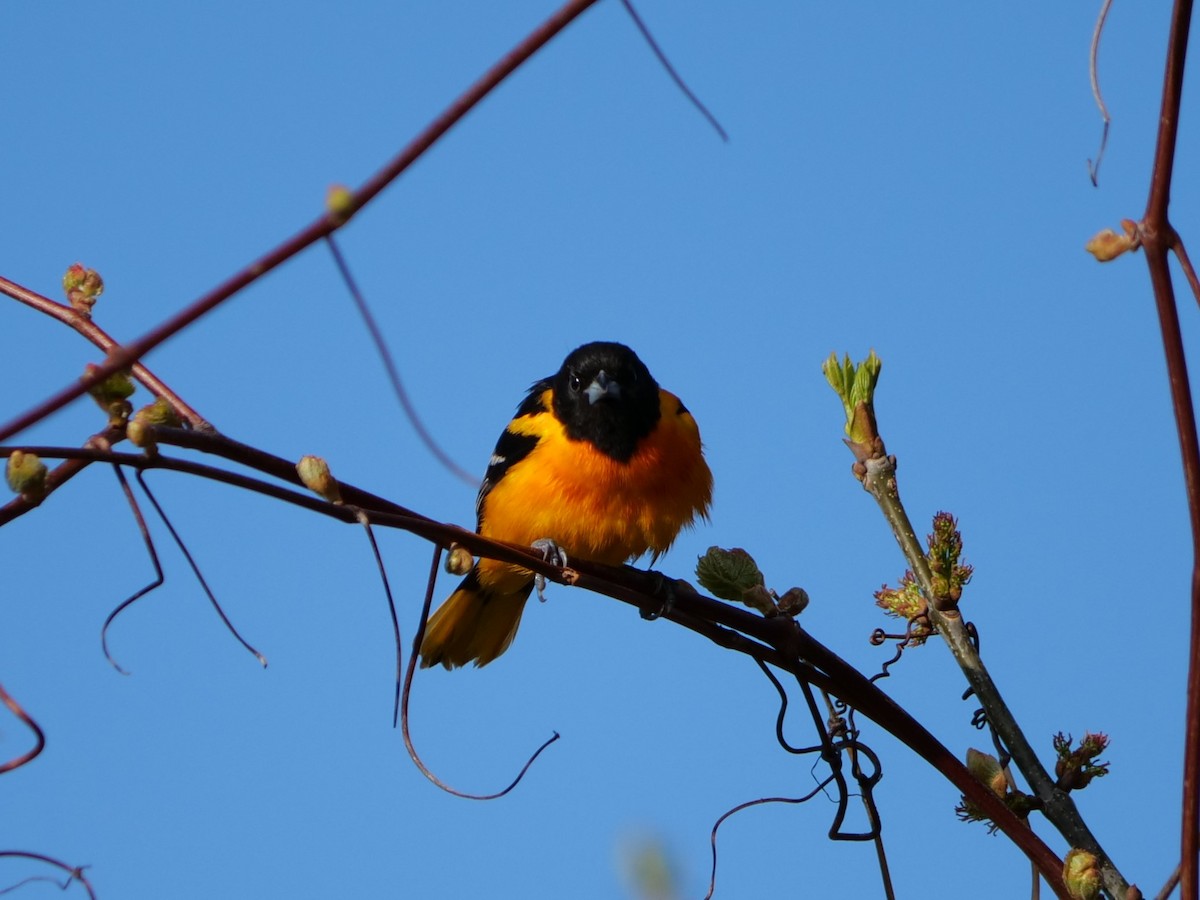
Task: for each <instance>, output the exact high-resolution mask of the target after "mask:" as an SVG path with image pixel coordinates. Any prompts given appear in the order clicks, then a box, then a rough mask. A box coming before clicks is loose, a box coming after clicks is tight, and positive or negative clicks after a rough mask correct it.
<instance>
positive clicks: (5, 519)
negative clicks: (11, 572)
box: [0, 428, 124, 526]
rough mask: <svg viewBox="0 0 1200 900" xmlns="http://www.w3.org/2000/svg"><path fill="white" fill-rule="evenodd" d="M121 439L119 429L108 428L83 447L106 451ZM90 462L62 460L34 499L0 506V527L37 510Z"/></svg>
mask: <svg viewBox="0 0 1200 900" xmlns="http://www.w3.org/2000/svg"><path fill="white" fill-rule="evenodd" d="M122 437H124V432H123V431H122V430H121V429H116V428H110V429H108V430H107V431H102V432H100V433H99V434H96V435H93V436H92V437H90V438H89V439H88V440H87V442H86V443H85V444H84V446H86V447H99V448H102V449H108V448H109V447H111V446H112V444H113V442H114V441H118V440H120V439H121V438H122ZM91 462H92V460H91V459H89V458H86V457H80V458H76V459H64V460H63V462H62V463H60V464H59V465H57V466H55V467H54V468H53V469H51V470H50V472H49V474H47V475H46V486H45V489H44V490H43V491H42V493H41V494H39V495H38V496H36V497H30V496H27V495H25V494H21V495H19V496H17V497H13V498H12V499H11V500H9V501H8V502H7V503H5V504H4V505H3V506H0V526H3V525H6V524H7V523H9V522H11V521H12V520H13V519H16V518H19V517H20V516H23V515H25V513H27V512H30V511H31V510H34V509H37V508H38V507H39V506H41V505H42V504H43V503H44V502H45V501H46V498H47V497H49V496H50V495H51V494H53V493H54V492H55V491H56V490H58V489H59V488H60V487H62V486H63V485H64V484H66V483H67V482H68V481H70V480H71V479H72V478H74V477H75V476H76V475H78V474H79V473H80V472H82V471H83V470H84V469H86V468H87V467H88V466H89V465H90V464H91Z"/></svg>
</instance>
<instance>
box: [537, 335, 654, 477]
mask: <svg viewBox="0 0 1200 900" xmlns="http://www.w3.org/2000/svg"><path fill="white" fill-rule="evenodd" d="M551 384H552V385H553V387H554V415H555V416H557V417H558V419H559V421H560V422H562V423H563V425H564V427H565V428H566V430H567V436H568V437H569V438H571V439H572V440H577V441H589V442H591V443H592V444H594V445H595V446H596V448H597V449H598V450H599V451H600V452H601V453H604V454H606V455H607V456H611V457H612V458H613V459H615V460H619V461H620V462H626V461H627V460H628V459H629V458H630V457H631V456H633V453H634V451H635V450H637V445H638V441H640V440H641V439H642V438H644V437H645V436H646V435H648V434H649V433H650V432H651V431H653V430H654V426H655V425H656V424H657V423H658V419H659V415H660V412H659V408H658V382H657V381H655V380H654V376H653V375H651V374H650V370H649V369H647V368H646V364H645V363H643V362H642V361H641V360H640V359H638V357H637V354H636V353H634V352H633V351H632V350H630V349H629V348H628V347H626V346H625V345H624V344H616V343H612V342H610V341H596V342H595V343H591V344H584V345H583V346H582V347H580V348H578V349H577V350H574V351H572V352H571V355H570V356H568V357H567V358H566V359H565V360H563V364H562V368H561V369H559V370H558V373H557V374H556V375H555V376H554V378H553V379H551Z"/></svg>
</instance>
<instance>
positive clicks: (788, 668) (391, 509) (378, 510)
mask: <svg viewBox="0 0 1200 900" xmlns="http://www.w3.org/2000/svg"><path fill="white" fill-rule="evenodd" d="M154 437H155V438H156V440H157V442H158V443H159V444H160V445H167V444H176V443H177V444H179V445H180V446H187V447H189V448H192V449H196V450H201V451H207V452H211V453H214V454H216V455H218V456H221V457H223V458H226V459H229V460H230V461H236V462H238V463H240V464H242V465H245V466H248V467H250V468H253V469H257V470H258V471H261V472H264V473H265V474H269V475H272V476H274V477H277V478H279V479H281V480H284V481H287V482H289V483H291V484H298V483H299V478H298V476H297V475H296V471H295V466H294V464H293V463H291V462H289V461H288V460H285V459H282V458H280V457H275V456H272V455H271V454H268V453H265V452H263V451H261V450H258V449H255V448H252V447H248V446H246V445H244V444H238V443H236V442H234V441H230V440H229V439H228V438H224V437H221V436H219V435H202V434H198V433H196V432H190V431H183V430H179V429H165V428H156V429H154ZM10 449H11V448H3V447H0V454H3V453H6V452H9V450H10ZM24 449H28V450H29V451H31V452H34V453H37V454H38V455H39V456H41V457H43V458H54V457H56V456H65V457H75V458H86V459H90V460H92V461H103V462H111V463H116V464H119V465H127V466H131V467H133V468H136V469H170V470H173V471H179V472H184V473H187V474H191V475H198V476H200V477H204V478H210V479H213V480H217V481H221V482H223V483H226V484H231V485H234V486H236V487H241V488H244V489H247V490H251V491H255V492H257V493H261V494H264V495H266V496H270V497H273V498H275V499H279V500H283V501H285V502H288V503H292V504H294V505H296V506H300V507H302V508H305V509H308V510H311V511H313V512H318V513H321V514H323V515H327V516H330V517H332V518H336V519H340V520H341V521H343V522H347V523H353V524H356V525H357V524H358V522H359V518H358V516H359V511H360V510H366V511H367V512H368V515H369V518H370V521H371V523H372V525H374V526H377V527H391V528H399V529H402V530H404V531H408V532H411V533H413V534H416V535H419V536H421V537H423V538H425V539H427V540H430V541H433V542H434V543H437V544H440V545H442V546H443V547H445V546H449V545H450V544H451V543H458V544H461V545H462V546H464V547H466V548H467V549H468V550H469V551H470V552H471V553H473V554H474V555H476V556H486V557H489V558H493V559H498V560H501V561H503V562H509V563H514V564H517V565H521V566H524V567H526V568H528V569H531V570H533V571H535V572H539V573H541V574H543V575H545V576H546V577H547V578H548V579H550V580H551V581H555V582H558V583H560V584H571V585H574V586H577V587H582V588H585V589H587V590H591V591H594V592H596V593H600V594H604V595H606V596H609V597H612V598H614V599H616V600H620V601H622V602H624V603H628V604H631V605H633V606H636V607H637V608H638V609H639V610H640V611H642V612H643V613H646V614H647V615H651V616H656V615H658V614H660V613H662V618H666V619H669V620H671V621H673V622H675V623H677V624H679V625H682V626H683V627H685V628H688V629H690V630H692V631H695V632H696V633H698V634H701V635H703V636H705V637H707V638H709V639H710V640H712V641H713V642H714V643H716V644H718V645H719V646H721V647H725V648H726V649H730V650H736V651H737V652H739V653H744V654H746V655H748V656H751V657H752V658H754V659H756V660H759V661H761V662H763V663H766V664H768V665H771V666H774V667H776V668H778V669H781V670H783V671H785V672H789V673H791V674H792V675H794V676H796V677H797V678H800V679H802V680H803V681H805V682H807V683H809V684H812V685H813V686H814V687H817V688H820V689H822V690H825V691H827V692H828V693H830V694H831V695H833V696H835V697H838V698H839V699H841V700H843V701H845V702H846V703H847V704H848V705H849V706H852V707H853V708H855V709H856V710H858V711H859V712H860V713H862V714H863V715H865V716H867V717H868V718H869V719H871V720H872V721H874V722H876V723H877V724H879V725H880V726H881V727H883V728H884V729H885V730H887V731H888V732H889V733H891V734H893V735H895V736H896V737H897V738H898V739H899V740H900V741H901V742H903V743H904V744H906V745H907V746H908V747H909V748H911V749H912V750H913V751H915V752H916V753H917V755H918V756H920V757H921V758H922V759H924V760H926V761H927V762H928V763H930V765H932V766H933V767H934V768H935V769H937V770H938V771H939V772H941V773H942V774H943V775H944V776H945V777H946V778H947V779H948V780H949V781H950V782H951V783H952V784H954V786H955V787H956V788H957V789H958V790H959V791H960V792H961V793H962V794H963V795H964V796H966V797H967V799H968V800H970V801H971V802H972V803H974V804H976V805H978V807H979V808H980V809H981V810H983V812H984V813H985V814H986V815H987V816H988V817H989V818H991V819H992V821H994V822H995V823H996V824H997V826H998V827H999V828H1000V830H1002V831H1003V832H1004V833H1005V834H1006V835H1007V836H1008V837H1009V839H1010V840H1012V841H1013V843H1014V844H1016V845H1017V846H1018V847H1019V848H1020V849H1021V850H1022V851H1023V852H1024V853H1025V854H1026V855H1027V856H1028V857H1029V858H1030V859H1031V860H1032V861H1033V863H1034V865H1036V866H1037V868H1038V871H1039V872H1040V873H1041V875H1042V877H1043V878H1045V879H1046V881H1047V882H1048V883H1049V884H1050V886H1051V888H1052V889H1053V890H1054V891H1055V893H1056V894H1058V895H1059V896H1063V897H1065V896H1067V894H1066V887H1065V885H1064V884H1063V881H1062V861H1061V860H1060V859H1058V858H1057V857H1056V856H1055V855H1054V853H1053V851H1051V850H1050V848H1049V847H1047V846H1046V844H1045V843H1043V842H1042V840H1041V839H1040V838H1039V837H1038V836H1037V835H1036V834H1034V833H1033V831H1032V830H1031V829H1030V828H1029V827H1028V825H1027V824H1026V823H1025V822H1024V821H1022V820H1021V819H1019V818H1017V816H1016V815H1014V814H1013V813H1012V812H1011V811H1010V810H1009V809H1008V807H1006V806H1005V805H1004V804H1003V803H1002V802H1000V800H999V799H998V798H997V797H996V796H995V795H994V794H993V793H992V792H991V791H990V789H988V788H986V787H985V786H984V785H983V784H982V783H981V782H979V781H978V780H976V779H975V777H974V776H973V775H971V774H970V772H968V771H967V768H966V766H965V765H964V764H963V763H962V762H960V761H959V760H958V758H957V757H956V756H955V755H954V754H953V753H951V752H950V750H949V749H947V748H946V747H945V746H944V745H943V744H942V743H941V742H939V741H938V740H937V738H935V737H934V736H933V735H932V734H931V733H930V732H929V731H928V730H927V729H926V728H925V727H924V726H922V725H921V724H920V723H919V722H917V721H916V719H914V718H913V717H912V716H911V715H910V714H909V713H908V712H906V711H905V710H904V709H903V708H902V707H901V706H899V705H898V704H896V703H895V702H894V701H893V700H892V699H891V698H890V697H889V696H888V695H887V694H885V693H884V692H883V691H882V690H880V689H879V688H878V687H877V686H876V685H875V684H873V683H872V682H871V681H870V679H868V678H867V677H866V676H865V675H863V674H862V673H861V672H859V671H858V670H857V669H855V668H854V667H853V666H851V665H850V664H849V663H847V662H845V661H844V660H842V659H841V658H840V657H839V656H837V654H835V653H834V652H833V651H832V650H830V649H829V648H827V647H825V646H824V645H823V644H821V643H820V642H819V641H817V640H816V638H814V637H812V635H810V634H808V633H807V632H805V631H804V630H803V629H802V628H801V627H800V626H799V625H798V624H797V623H796V622H795V621H793V620H792V619H790V618H787V617H776V618H770V619H768V618H764V617H762V616H761V615H759V614H757V613H754V612H751V611H749V610H747V609H742V608H739V607H734V606H731V605H729V604H726V603H722V602H721V601H719V600H714V599H712V598H711V597H706V596H704V595H702V594H698V593H696V591H695V590H694V589H692V588H691V586H690V585H688V584H687V583H686V582H674V583H673V584H672V589H671V600H672V603H671V606H670V608H669V609H667V610H666V611H665V612H663V605H664V599H663V596H662V587H663V582H662V578H661V576H658V575H656V574H655V573H652V572H643V571H641V570H638V569H633V568H630V567H627V566H605V565H600V564H598V563H590V562H587V561H585V560H574V559H573V560H572V561H571V566H570V568H567V569H560V568H557V567H555V566H552V565H550V564H549V563H547V562H546V561H545V560H544V559H543V558H542V556H541V555H540V554H538V553H536V552H535V551H532V550H531V549H529V548H527V547H518V546H515V545H511V544H504V543H497V542H494V541H491V540H488V539H487V538H484V537H481V536H480V535H478V534H476V533H475V532H472V531H467V530H465V529H462V528H459V527H457V526H454V525H447V524H443V523H439V522H436V521H434V520H432V519H429V518H426V517H425V516H422V515H420V514H419V513H415V512H412V511H411V510H408V509H406V508H404V507H402V506H400V505H399V504H395V503H392V502H390V501H388V500H385V499H384V498H382V497H378V496H376V495H374V494H371V493H369V492H367V491H363V490H360V489H358V488H355V487H354V486H353V485H349V484H345V483H341V484H340V491H341V495H342V497H343V499H344V501H345V502H344V504H334V503H329V502H327V501H325V500H322V499H320V498H318V497H316V496H314V495H312V494H309V493H307V492H305V493H301V492H298V491H293V490H291V489H290V488H286V487H283V486H280V485H275V484H269V483H266V482H263V481H260V480H258V479H254V478H251V477H248V476H246V475H242V474H239V473H235V472H227V471H225V470H223V469H218V468H214V467H212V466H206V465H203V464H201V463H196V462H192V461H189V460H180V459H172V458H169V457H164V456H162V455H161V454H159V455H155V456H146V455H142V454H132V453H111V452H105V451H101V450H95V449H82V450H75V449H72V448H54V447H30V448H24Z"/></svg>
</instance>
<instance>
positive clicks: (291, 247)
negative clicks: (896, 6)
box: [0, 0, 597, 441]
mask: <svg viewBox="0 0 1200 900" xmlns="http://www.w3.org/2000/svg"><path fill="white" fill-rule="evenodd" d="M596 2H597V0H568V2H567V3H565V4H564V5H563V6H562V7H561V8H559V10H558V11H557V12H555V13H554V14H553V15H552V16H550V17H549V18H548V19H546V21H544V22H543V23H542V24H541V25H539V26H538V27H537V28H536V29H535V30H534V31H533V32H532V33H531V34H530V35H529V36H528V37H526V38H525V39H524V40H523V41H521V43H520V44H518V45H517V46H516V47H514V48H513V49H512V51H510V52H509V53H508V54H507V55H506V56H504V57H503V58H502V59H501V60H500V61H499V62H497V63H496V64H495V65H494V66H492V67H491V69H489V70H488V71H487V72H486V73H485V74H484V75H483V77H482V78H480V79H479V80H478V81H476V82H475V83H474V84H473V85H471V87H470V88H468V89H467V91H466V92H465V93H463V94H462V95H461V96H460V97H459V98H458V99H457V100H455V101H454V103H452V104H451V105H450V106H449V107H448V108H447V109H446V111H445V112H443V113H442V114H441V115H440V116H438V117H437V118H436V119H434V121H433V122H432V123H430V124H429V126H428V127H427V128H426V129H425V130H424V131H422V132H421V133H420V134H419V135H417V137H416V138H415V139H414V140H413V141H412V143H410V144H409V145H408V146H407V147H405V148H404V149H403V150H402V151H400V153H399V154H398V155H397V156H396V157H395V158H394V159H392V161H391V162H389V163H388V164H387V165H386V166H384V167H383V168H382V169H380V170H379V172H377V173H376V174H375V175H374V176H372V177H371V179H370V180H368V181H367V182H366V184H364V185H363V186H362V187H361V188H359V190H358V191H356V192H355V193H354V194H353V195H352V196H351V197H350V199H349V202H348V203H347V204H345V205H344V206H343V207H341V208H339V209H338V211H337V212H331V213H327V214H325V215H323V216H321V217H320V218H319V219H317V220H316V221H315V222H313V223H312V224H310V225H309V226H308V227H307V228H305V229H304V230H303V231H300V232H298V233H297V234H295V235H293V236H292V237H291V238H289V239H288V240H286V241H284V242H283V243H282V244H280V245H279V246H278V247H276V248H275V249H274V250H271V251H270V252H269V253H267V254H266V255H264V256H262V257H260V258H259V259H258V260H257V261H256V262H253V263H251V264H250V265H249V266H247V267H246V268H244V269H242V270H241V271H240V272H238V273H237V274H235V275H233V276H231V277H230V278H228V279H227V280H226V281H224V282H223V283H222V284H219V285H217V287H215V288H213V289H212V290H211V291H209V292H208V293H207V294H205V295H204V296H203V297H201V298H200V299H198V300H196V301H195V302H194V303H192V304H191V305H190V306H187V307H185V308H184V309H182V310H180V311H179V312H178V313H176V314H175V315H173V316H171V318H169V319H167V320H166V321H165V322H163V323H162V324H161V325H159V326H158V327H157V328H154V329H152V330H151V331H149V332H147V333H146V334H144V335H142V337H140V338H138V339H137V340H135V341H133V342H132V343H129V344H126V345H125V346H124V347H122V348H121V349H120V350H117V351H115V352H114V353H113V354H111V355H110V356H109V358H108V360H107V361H106V362H105V363H104V364H103V365H101V366H99V367H97V369H96V370H95V371H93V372H92V373H91V374H90V375H89V376H87V377H84V378H81V379H80V380H79V381H77V382H75V383H73V384H71V385H70V386H68V387H65V388H63V389H62V390H60V391H59V392H58V393H56V394H54V395H53V396H51V397H49V398H47V399H46V400H44V401H43V402H42V403H39V404H38V405H37V406H35V407H34V408H33V409H31V410H29V411H28V412H25V413H23V414H22V415H20V416H18V417H17V418H15V419H13V420H12V421H10V422H8V423H7V424H6V425H4V426H2V427H0V441H3V440H7V439H8V438H10V437H12V436H13V435H15V434H17V433H18V432H21V431H24V430H25V429H26V428H28V427H29V426H31V425H33V424H34V423H35V422H39V421H41V420H42V419H44V418H45V417H46V416H48V415H50V414H51V413H53V412H55V411H56V410H59V409H62V407H64V406H66V405H67V404H68V403H70V402H71V401H72V400H74V399H75V398H76V397H79V396H80V395H81V394H83V392H84V391H86V390H87V389H88V387H90V386H91V385H93V384H95V383H96V382H98V381H102V380H103V379H105V378H107V377H108V376H109V375H111V374H112V373H113V372H116V371H119V370H120V369H125V368H128V367H129V366H131V365H132V364H133V363H135V362H137V361H138V360H139V359H141V358H142V357H143V356H145V355H146V354H147V353H149V352H150V351H151V350H153V349H154V348H155V347H157V346H158V345H159V344H161V343H162V342H163V341H165V340H167V339H168V338H170V337H171V336H172V335H175V334H177V333H179V332H180V331H182V330H183V329H184V328H186V327H187V326H188V325H190V324H192V323H193V322H195V321H196V320H197V319H199V318H200V317H201V316H203V315H205V314H206V313H208V312H210V311H212V310H213V309H215V308H216V307H217V306H220V305H221V304H222V303H224V302H225V301H226V300H228V299H229V298H230V297H232V296H233V295H234V294H236V293H237V292H238V291H240V290H242V288H244V287H246V286H247V285H249V284H251V283H253V282H254V281H257V280H258V279H259V278H261V277H262V276H263V275H265V274H266V273H267V272H270V271H271V270H272V269H274V268H275V267H277V266H279V265H281V264H282V263H284V262H287V261H288V260H289V259H291V258H292V257H293V256H295V255H297V254H298V253H300V252H301V251H302V250H305V249H306V248H307V247H308V246H309V245H311V244H313V243H315V242H316V241H319V240H321V239H322V238H323V237H325V236H326V235H328V234H332V233H333V232H334V231H336V230H337V229H338V228H340V227H341V226H342V225H344V224H345V223H346V222H347V221H348V220H349V218H350V216H352V215H353V214H354V213H355V212H357V211H358V210H359V209H361V208H362V207H363V206H365V205H366V204H367V203H369V202H370V201H371V200H372V199H374V198H375V196H376V195H377V194H379V192H380V191H382V190H383V189H384V188H385V187H387V186H388V185H389V184H391V183H392V182H393V181H394V180H395V179H396V178H397V177H399V175H400V174H401V173H402V172H403V171H404V170H405V169H407V168H408V167H409V166H410V165H412V164H413V163H414V162H415V161H416V160H417V159H418V158H419V157H420V156H421V155H422V154H423V153H424V152H425V151H426V150H428V149H429V148H430V147H431V146H433V144H434V143H435V142H436V141H437V140H438V139H439V138H440V137H441V136H442V135H444V134H445V133H446V132H447V131H449V130H450V129H451V128H452V127H453V126H454V125H455V123H457V122H458V120H459V119H461V118H462V117H463V116H465V115H466V114H467V113H468V112H469V111H470V110H471V109H472V108H473V107H474V106H475V105H476V104H477V103H479V101H480V100H482V99H483V98H484V97H485V96H487V94H488V93H490V92H491V90H492V89H493V88H495V87H496V85H498V84H500V82H502V81H503V80H504V79H505V78H507V77H508V76H509V75H510V74H512V72H513V71H514V70H515V69H517V68H518V67H519V66H520V65H521V64H522V63H523V62H525V61H526V60H527V59H529V58H530V57H531V56H533V54H534V53H536V52H537V51H538V50H540V49H541V48H542V47H544V46H545V45H546V44H547V43H548V42H549V41H550V39H551V38H553V37H554V36H555V35H556V34H558V33H559V32H560V31H562V30H563V29H564V28H565V27H566V26H567V25H569V24H570V23H571V22H572V21H573V20H574V19H576V18H578V17H579V15H580V14H581V13H582V12H583V11H584V10H586V9H587V8H588V7H589V6H591V5H592V4H594V3H596Z"/></svg>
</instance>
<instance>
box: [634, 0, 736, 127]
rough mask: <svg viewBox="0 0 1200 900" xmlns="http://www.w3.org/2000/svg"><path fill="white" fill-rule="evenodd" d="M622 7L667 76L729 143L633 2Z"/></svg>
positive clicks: (715, 120)
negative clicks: (676, 68)
mask: <svg viewBox="0 0 1200 900" xmlns="http://www.w3.org/2000/svg"><path fill="white" fill-rule="evenodd" d="M621 5H622V6H624V7H625V11H626V12H627V13H629V18H631V19H633V24H634V25H636V26H637V29H638V31H640V32H641V33H642V37H643V38H645V40H646V43H647V44H649V45H650V49H651V51H653V53H654V55H655V56H656V57H658V61H659V63H661V64H662V67H663V68H664V69H666V70H667V74H668V75H670V76H671V80H672V81H674V82H675V86H676V87H678V88H679V90H681V91H683V95H684V96H685V97H687V98H688V100H690V101H691V103H692V106H694V107H696V109H698V110H699V111H700V115H702V116H704V118H705V119H707V120H708V124H709V125H711V126H712V127H713V130H714V131H716V132H717V134H719V135H720V136H721V140H723V141H725V142H726V143H729V135H728V134H727V133H726V132H725V129H724V128H722V127H721V123H720V122H718V121H717V117H716V116H714V115H713V114H712V113H711V112H709V110H708V107H707V106H705V105H704V104H703V103H701V102H700V98H699V97H697V96H696V95H695V94H694V93H692V89H691V88H690V87H688V86H687V82H685V81H684V80H683V78H682V77H681V76H680V74H679V73H678V72H676V71H675V67H674V66H673V65H671V61H670V60H669V59H667V54H665V53H663V51H662V48H661V47H659V46H658V41H656V40H655V39H654V35H653V34H651V33H650V29H649V28H648V27H646V23H645V22H643V21H642V17H641V16H640V15H638V11H637V10H636V9H634V7H633V2H632V0H621Z"/></svg>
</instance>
